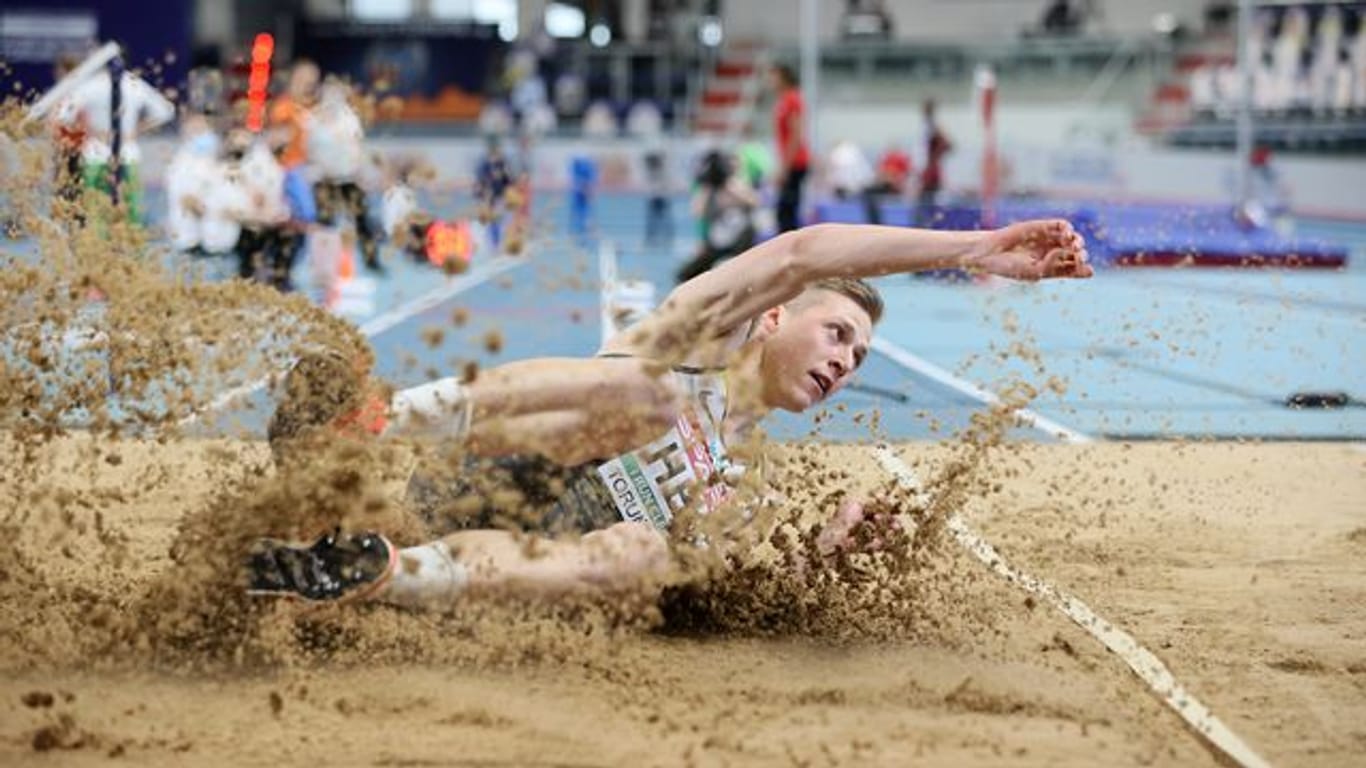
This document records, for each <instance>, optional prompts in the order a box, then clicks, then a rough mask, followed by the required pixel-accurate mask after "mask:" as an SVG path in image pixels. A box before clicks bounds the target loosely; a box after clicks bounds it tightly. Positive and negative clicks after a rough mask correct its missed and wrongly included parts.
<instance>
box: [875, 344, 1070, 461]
mask: <svg viewBox="0 0 1366 768" xmlns="http://www.w3.org/2000/svg"><path fill="white" fill-rule="evenodd" d="M872 348H873V350H874V351H877V352H881V353H882V354H883V355H885V356H886V357H887V358H888V359H890V360H891V361H892V362H894V363H896V364H897V365H900V366H901V367H903V368H906V369H907V370H910V371H913V372H915V373H918V374H920V375H921V376H924V377H926V378H928V379H932V380H934V381H937V382H939V383H940V384H943V385H944V386H946V387H949V388H951V389H956V390H958V391H959V392H962V393H963V394H965V395H967V396H968V397H971V398H972V399H973V400H976V401H977V402H979V403H984V404H986V405H1000V403H1001V398H999V397H997V396H996V393H994V392H988V391H987V390H985V389H982V388H981V387H979V386H977V385H976V384H973V383H972V382H970V381H967V380H965V379H962V378H959V377H958V376H955V375H953V374H952V373H949V372H948V371H946V370H944V369H943V368H940V367H939V366H937V365H935V364H934V363H931V362H930V361H928V360H926V359H925V358H923V357H920V356H919V355H916V354H914V353H913V352H911V351H910V350H908V349H906V348H905V347H901V346H898V345H896V344H893V343H892V342H890V341H887V340H886V339H884V338H882V337H881V336H877V337H874V338H873V343H872ZM1015 415H1016V417H1017V418H1019V420H1020V421H1021V422H1022V423H1024V424H1026V425H1028V426H1030V427H1033V428H1035V429H1037V430H1039V431H1041V432H1047V433H1048V434H1050V435H1052V436H1053V437H1056V438H1058V439H1059V440H1062V441H1063V442H1064V443H1091V442H1095V438H1093V437H1091V436H1090V435H1087V434H1083V433H1081V432H1078V431H1076V430H1075V429H1071V428H1069V427H1065V426H1063V425H1061V424H1059V423H1058V422H1056V421H1053V420H1052V419H1050V418H1048V417H1046V416H1043V415H1041V414H1039V413H1038V412H1036V411H1034V410H1031V409H1029V408H1020V409H1018V410H1016V411H1015Z"/></svg>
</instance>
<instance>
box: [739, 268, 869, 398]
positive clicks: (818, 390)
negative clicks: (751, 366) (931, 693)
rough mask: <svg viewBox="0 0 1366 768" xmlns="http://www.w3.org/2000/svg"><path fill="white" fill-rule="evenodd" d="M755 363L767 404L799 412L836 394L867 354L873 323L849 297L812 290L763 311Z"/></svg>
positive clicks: (847, 381) (763, 396) (831, 292)
mask: <svg viewBox="0 0 1366 768" xmlns="http://www.w3.org/2000/svg"><path fill="white" fill-rule="evenodd" d="M760 329H761V332H762V333H764V335H765V338H764V340H763V353H762V357H761V359H760V362H759V366H760V373H761V376H762V382H763V385H762V386H763V393H762V398H763V402H764V405H766V406H767V407H769V408H781V409H783V410H785V411H793V412H800V411H804V410H806V409H807V408H810V407H811V406H813V405H815V404H816V403H819V402H822V401H824V400H825V399H826V398H828V397H830V396H831V395H833V394H835V393H836V392H838V391H839V390H840V389H841V388H843V387H844V385H845V384H847V383H849V379H850V378H852V377H853V375H854V371H855V370H857V369H858V367H859V365H860V364H861V363H862V362H863V358H864V356H866V355H867V354H868V343H869V341H870V340H871V339H872V337H873V321H872V319H871V318H869V317H868V313H867V312H865V311H864V310H863V308H862V307H860V306H859V305H858V304H856V303H855V302H854V301H853V300H852V299H850V298H849V297H847V296H844V295H843V294H839V293H835V292H833V291H827V290H821V289H815V290H810V291H807V292H806V293H803V294H802V295H801V296H798V297H797V298H796V299H794V300H792V301H791V302H789V303H788V304H787V305H785V306H782V307H775V308H774V309H771V310H769V311H768V312H766V313H764V315H763V317H762V318H761V319H760Z"/></svg>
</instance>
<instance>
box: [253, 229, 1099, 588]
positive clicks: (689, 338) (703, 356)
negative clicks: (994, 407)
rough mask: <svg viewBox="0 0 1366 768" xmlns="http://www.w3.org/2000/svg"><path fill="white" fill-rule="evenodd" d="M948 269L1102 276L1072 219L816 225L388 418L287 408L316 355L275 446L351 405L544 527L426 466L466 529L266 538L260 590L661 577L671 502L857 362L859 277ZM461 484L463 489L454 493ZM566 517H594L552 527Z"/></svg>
mask: <svg viewBox="0 0 1366 768" xmlns="http://www.w3.org/2000/svg"><path fill="white" fill-rule="evenodd" d="M948 268H958V269H965V270H968V271H970V272H977V273H985V274H992V275H998V276H1002V277H1008V278H1014V279H1019V280H1041V279H1049V278H1087V277H1090V276H1091V275H1092V270H1091V267H1090V265H1089V264H1088V263H1087V255H1086V250H1085V244H1084V242H1083V241H1082V238H1081V237H1080V236H1079V235H1078V234H1077V233H1076V232H1075V231H1074V230H1073V229H1072V227H1071V225H1070V224H1068V223H1067V222H1065V221H1058V220H1049V221H1031V222H1022V223H1017V224H1012V225H1010V226H1007V227H1004V228H1002V229H998V230H993V231H986V232H944V231H929V230H918V229H909V228H901V227H882V226H871V225H870V226H862V225H840V224H821V225H816V226H812V227H807V228H804V229H800V230H796V231H793V232H789V233H786V234H783V235H780V236H779V237H776V238H774V239H772V240H769V241H767V242H765V243H762V244H760V245H758V246H756V247H754V248H751V249H750V250H748V251H746V252H745V253H743V254H741V255H739V256H737V257H735V258H734V259H732V260H730V261H728V262H726V263H724V264H722V265H720V266H718V267H717V268H716V269H714V270H711V271H710V272H707V273H705V274H702V275H699V276H698V277H696V278H693V279H692V280H689V281H688V282H686V283H684V284H683V285H680V286H679V287H678V288H676V289H675V290H674V291H673V293H672V294H670V296H669V297H668V299H667V300H666V301H665V302H664V303H663V304H662V305H661V306H660V307H659V308H658V309H656V310H655V311H654V312H653V313H651V314H650V315H648V316H646V317H645V318H644V319H643V320H641V321H640V323H638V324H637V325H636V326H634V327H632V328H631V329H628V330H626V331H623V332H621V333H619V334H617V335H616V336H615V337H613V338H612V339H610V340H609V341H608V342H607V343H606V344H605V345H604V346H603V348H602V350H601V351H600V352H599V353H598V355H597V356H596V357H594V358H591V359H546V358H542V359H530V360H525V361H520V362H515V363H510V364H507V365H504V366H500V367H498V368H494V369H492V370H489V371H487V372H484V373H482V374H481V375H480V376H479V377H478V378H477V379H476V380H475V381H473V382H471V383H468V384H464V385H461V384H459V383H458V382H457V381H456V380H455V379H443V380H440V381H436V382H432V383H429V384H425V385H422V386H419V387H416V388H413V389H408V390H404V391H402V392H400V393H398V394H397V395H396V396H395V397H394V398H393V400H392V402H391V403H390V404H389V407H388V409H387V414H386V413H380V414H379V416H380V420H379V421H378V423H377V422H376V418H375V416H376V415H375V414H374V413H368V414H367V413H366V412H365V409H364V408H361V407H359V406H360V403H361V400H359V399H358V396H357V393H358V392H360V391H362V390H363V387H362V386H360V385H354V386H352V385H348V386H346V387H342V388H341V389H340V390H337V391H336V393H335V394H333V395H330V396H328V397H325V398H323V399H324V400H326V402H325V403H324V404H323V405H322V406H318V405H316V403H317V400H316V398H315V400H314V403H315V404H314V405H312V406H309V408H305V409H303V410H302V411H301V410H299V409H291V406H290V402H291V398H295V397H296V396H299V395H301V394H302V395H316V394H317V393H318V392H319V391H322V390H323V389H324V388H326V387H334V388H335V385H336V382H337V381H339V380H340V381H344V380H346V379H347V368H348V365H347V364H346V363H344V362H338V361H337V360H335V359H334V360H333V361H332V362H331V363H329V362H328V361H327V359H322V360H318V359H314V360H308V359H305V360H304V361H301V363H300V364H299V365H298V366H296V368H295V370H294V371H292V372H291V374H290V376H289V378H288V379H287V381H286V390H287V392H286V399H285V401H284V402H283V403H282V405H281V409H280V410H279V411H277V413H276V416H275V418H274V419H273V421H272V424H271V437H272V443H273V445H277V446H284V445H286V444H287V443H288V442H289V440H291V439H296V438H297V436H298V435H300V434H304V433H306V432H307V431H308V429H309V428H314V427H316V426H318V425H327V427H328V429H330V430H332V431H330V432H328V433H327V434H329V435H332V434H335V433H336V431H338V430H342V431H345V430H346V429H348V428H351V429H354V428H355V427H356V426H357V425H358V424H359V426H362V427H368V428H370V429H371V431H378V430H380V429H383V431H384V432H385V434H389V435H414V434H419V433H425V434H427V435H436V436H438V438H440V439H445V440H449V441H460V442H461V445H462V448H463V449H464V450H465V451H466V452H467V453H468V454H470V455H473V456H480V457H486V458H487V459H490V460H491V461H492V469H491V470H490V471H497V472H503V473H504V475H503V476H504V477H505V478H506V479H507V480H508V481H509V482H510V483H511V484H513V485H515V486H519V487H520V488H521V490H522V493H523V495H524V497H525V498H526V499H527V500H528V501H530V502H532V503H533V506H535V513H534V515H533V519H532V520H531V521H529V523H528V525H527V526H526V528H527V530H529V531H535V532H539V533H540V534H541V536H542V538H540V539H537V540H535V541H534V542H533V543H534V546H532V545H529V544H528V541H527V539H526V535H525V534H523V535H518V534H517V533H514V532H512V531H508V530H500V529H497V528H495V527H494V525H493V522H492V521H493V518H494V516H495V515H497V513H498V511H499V510H498V509H496V505H493V504H488V505H485V509H483V510H476V511H474V512H471V511H470V510H469V504H468V501H469V499H468V495H469V494H470V493H471V492H472V486H467V485H462V483H463V482H464V480H463V479H462V480H458V481H457V482H456V486H457V487H456V488H454V489H451V488H449V487H443V484H442V483H441V482H440V481H433V480H430V479H424V478H422V477H415V478H414V479H413V480H412V482H411V483H410V484H409V488H408V496H409V501H410V502H412V503H414V504H416V505H417V506H418V508H419V511H421V512H422V513H423V514H424V515H427V516H428V519H429V520H431V519H433V516H435V517H437V518H440V517H442V515H443V509H444V510H445V511H446V512H449V511H450V510H451V509H458V510H463V511H462V512H460V513H459V515H458V517H459V516H463V517H461V519H460V520H458V521H457V522H455V524H454V526H453V527H456V528H463V530H457V531H456V532H454V533H452V534H450V535H448V536H446V537H445V538H443V539H441V540H439V541H435V542H432V543H429V544H425V545H422V546H415V547H408V548H406V549H402V550H398V549H397V548H395V547H394V546H392V545H391V544H390V543H389V542H388V540H386V539H385V538H384V537H383V536H381V535H379V534H377V533H362V534H350V535H347V534H342V533H336V534H332V535H328V536H324V537H323V538H321V539H319V540H318V541H316V542H315V543H314V544H312V545H311V546H306V547H296V546H291V545H288V544H283V543H279V542H274V541H269V540H267V541H262V542H260V543H259V544H258V546H257V547H256V548H255V549H254V550H253V552H252V555H251V559H250V563H249V567H248V570H249V578H250V590H251V591H252V592H253V593H257V594H283V595H289V596H294V597H302V598H304V599H307V600H335V599H339V598H343V597H346V598H364V597H370V598H374V599H378V600H381V601H385V602H391V603H396V604H405V605H416V604H433V603H435V604H446V605H449V604H451V603H452V601H456V600H459V599H462V598H464V597H468V596H473V595H487V594H491V593H504V594H507V593H511V594H516V595H520V596H543V597H544V596H548V597H553V596H555V595H559V594H565V593H570V592H578V593H582V592H585V591H586V592H593V591H594V590H606V589H612V588H617V587H623V586H627V585H632V584H644V583H649V582H650V580H657V579H659V578H660V577H662V576H664V575H665V573H666V572H667V568H668V563H669V557H668V545H667V542H666V539H665V537H664V536H662V535H660V533H661V532H662V531H664V530H666V529H668V528H669V527H670V525H671V522H672V521H674V519H675V517H676V515H678V513H679V512H680V511H681V510H683V509H684V508H688V509H693V510H698V511H700V512H702V513H704V514H705V513H707V512H709V511H715V510H717V509H719V508H721V507H723V506H724V505H725V504H726V502H727V500H728V499H734V498H735V497H736V495H737V493H736V484H737V480H738V478H739V477H741V476H743V474H744V471H745V468H744V467H743V466H741V465H740V464H739V462H738V461H737V459H736V457H735V456H734V455H733V453H734V452H733V451H732V450H730V448H731V447H732V446H735V445H738V443H737V442H736V441H737V439H738V438H739V437H740V436H742V435H743V434H744V433H745V432H746V431H747V430H748V429H749V428H750V427H751V426H752V425H754V424H755V423H756V422H757V421H758V420H759V419H761V418H762V417H763V416H764V415H765V414H766V413H767V412H769V411H771V410H773V409H783V410H787V411H793V412H797V411H804V410H806V409H808V408H810V407H812V406H813V405H816V404H818V403H821V402H823V401H825V400H826V399H827V398H829V397H830V396H831V395H833V394H835V393H836V392H838V391H839V390H840V389H841V388H842V387H843V386H844V385H845V384H847V383H848V382H849V380H850V378H851V377H852V376H853V375H854V372H855V371H856V370H857V369H858V367H859V364H860V363H861V362H862V361H863V359H864V356H865V355H866V354H867V351H868V345H869V342H870V340H871V338H872V331H873V324H874V323H875V322H877V320H878V319H879V317H880V316H881V313H882V300H881V298H880V297H879V296H878V294H877V292H876V291H875V290H874V289H873V288H872V287H871V286H870V285H869V284H867V283H866V282H864V281H863V280H862V279H861V278H864V277H873V276H878V275H887V274H893V273H908V272H916V271H922V270H933V269H948ZM310 409H311V410H310ZM384 410H385V409H383V408H381V409H380V411H381V412H383V411H384ZM386 416H387V419H385V418H384V417H386ZM367 421H368V422H370V423H369V424H366V423H365V422H367ZM386 424H387V426H386ZM282 450H283V448H282ZM547 471H548V472H549V475H550V477H549V480H547ZM452 491H454V496H455V497H460V496H462V495H464V496H465V498H464V501H465V503H464V504H455V505H454V506H452V504H451V500H452V496H451V492H452ZM443 496H444V501H443ZM443 505H444V507H443ZM860 521H861V512H860V511H859V509H858V507H857V506H853V507H847V508H844V509H842V510H841V511H840V512H839V513H837V514H836V515H835V516H834V517H833V518H832V519H831V521H830V524H828V525H827V526H826V530H824V531H823V535H822V538H821V540H820V542H819V546H820V548H821V549H822V551H823V553H826V554H828V553H833V552H835V551H838V550H840V549H845V548H847V547H848V546H849V545H850V544H851V543H852V540H853V535H852V532H853V530H854V529H855V528H856V527H857V525H858V524H859V523H860ZM566 531H567V532H576V533H580V534H582V535H581V536H577V537H565V538H560V539H557V538H553V536H552V534H555V533H559V532H566ZM533 535H534V534H533Z"/></svg>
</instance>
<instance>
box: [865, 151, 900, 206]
mask: <svg viewBox="0 0 1366 768" xmlns="http://www.w3.org/2000/svg"><path fill="white" fill-rule="evenodd" d="M910 178H911V156H910V155H908V154H906V153H905V152H903V151H901V149H900V148H899V147H888V148H887V151H886V152H884V153H883V155H882V157H881V158H879V159H878V162H877V178H876V179H875V180H874V181H873V183H872V185H870V186H869V187H868V188H866V189H864V190H863V204H864V208H865V210H866V216H867V219H868V223H869V224H881V223H882V210H881V204H882V202H883V200H885V199H888V198H893V199H896V198H900V197H901V196H903V195H905V194H906V182H907V181H909V180H910Z"/></svg>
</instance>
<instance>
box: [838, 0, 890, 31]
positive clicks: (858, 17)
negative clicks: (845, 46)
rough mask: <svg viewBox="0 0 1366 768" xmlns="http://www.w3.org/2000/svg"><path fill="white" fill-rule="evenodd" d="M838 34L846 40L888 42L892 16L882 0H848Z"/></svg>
mask: <svg viewBox="0 0 1366 768" xmlns="http://www.w3.org/2000/svg"><path fill="white" fill-rule="evenodd" d="M840 32H841V34H842V35H843V37H844V38H845V39H847V40H890V39H892V36H893V26H892V15H891V14H890V13H888V12H887V4H886V3H885V2H883V0H848V2H847V4H846V7H845V10H844V16H843V17H842V18H841V19H840Z"/></svg>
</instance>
